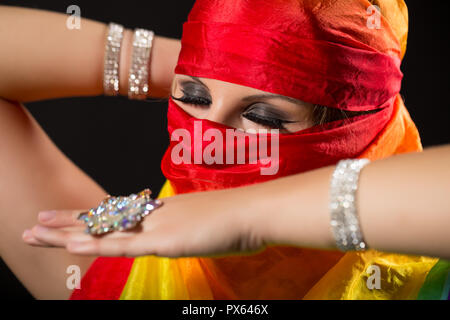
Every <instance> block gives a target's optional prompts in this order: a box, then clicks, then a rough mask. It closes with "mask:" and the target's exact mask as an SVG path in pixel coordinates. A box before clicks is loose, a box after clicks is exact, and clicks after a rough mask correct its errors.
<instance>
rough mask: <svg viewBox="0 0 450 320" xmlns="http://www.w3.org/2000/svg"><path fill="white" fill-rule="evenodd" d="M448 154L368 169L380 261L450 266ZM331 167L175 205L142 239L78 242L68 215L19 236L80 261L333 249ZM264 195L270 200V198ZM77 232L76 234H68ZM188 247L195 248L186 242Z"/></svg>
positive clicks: (447, 149) (368, 215)
mask: <svg viewBox="0 0 450 320" xmlns="http://www.w3.org/2000/svg"><path fill="white" fill-rule="evenodd" d="M449 164H450V146H444V147H439V148H433V149H429V150H426V151H425V152H423V153H411V154H405V155H399V156H394V157H392V158H389V159H386V160H380V161H376V162H373V163H371V164H369V165H368V166H366V167H365V168H364V169H363V170H362V172H361V176H360V184H359V185H360V186H359V189H358V194H357V196H358V203H359V206H358V211H359V217H360V223H361V229H362V231H363V234H364V235H365V239H366V241H367V243H368V245H369V246H370V247H371V248H373V249H377V250H379V251H386V252H389V251H390V252H396V253H407V254H416V255H426V256H437V257H442V258H450V247H449V245H448V244H449V243H450V233H449V232H448V230H449V229H450V200H449V199H450V198H449V195H450V166H449ZM333 170H334V166H333V167H326V168H322V169H318V170H315V171H311V172H308V173H303V174H297V175H293V176H290V177H286V178H282V179H277V180H274V181H270V182H266V183H261V184H256V185H252V186H247V187H241V188H236V189H227V190H220V191H209V192H200V193H192V194H184V195H178V196H174V197H171V198H167V199H164V205H163V206H162V207H161V208H159V209H157V210H156V211H155V212H153V213H152V214H151V215H150V216H148V217H147V218H145V220H144V222H143V226H144V227H143V229H142V231H139V232H137V233H129V234H128V235H125V234H123V233H120V232H115V233H112V234H109V235H106V236H105V237H102V238H101V239H93V238H92V237H91V236H89V235H86V234H83V231H84V225H82V224H81V223H80V221H77V220H76V219H75V217H76V213H74V212H53V215H52V218H51V219H50V220H47V221H44V220H43V219H42V218H43V217H44V216H45V215H44V214H43V215H40V216H39V219H40V223H41V224H42V225H43V226H46V227H48V228H47V229H42V228H41V226H40V225H37V226H35V227H34V228H33V229H32V231H29V232H27V233H26V234H25V241H26V242H27V243H29V244H32V245H39V246H46V245H56V246H61V247H66V248H67V249H68V250H69V251H70V252H72V253H77V254H85V255H92V254H99V255H112V256H117V255H129V256H138V255H147V254H155V255H160V256H175V257H176V256H195V255H211V254H222V253H230V252H235V251H253V250H259V249H260V248H262V247H263V246H264V245H266V244H274V245H280V244H282V245H293V246H303V247H315V248H323V249H333V248H335V243H334V239H333V236H332V233H331V230H330V225H329V223H330V217H329V210H328V191H329V183H330V178H331V175H332V172H333ZM267 195H270V196H267ZM74 225H78V226H79V229H78V230H75V231H74V229H73V227H74ZM193 239H194V240H193Z"/></svg>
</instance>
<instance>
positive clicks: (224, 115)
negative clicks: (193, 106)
mask: <svg viewBox="0 0 450 320" xmlns="http://www.w3.org/2000/svg"><path fill="white" fill-rule="evenodd" d="M233 109H234V108H233V106H232V102H231V101H229V100H228V101H227V99H226V98H224V97H223V98H222V97H216V98H215V99H214V101H213V103H212V104H211V105H210V108H209V109H208V112H207V114H206V115H205V119H206V120H209V121H214V122H217V123H220V124H223V125H227V126H233V123H235V121H234V119H233V116H234V112H233Z"/></svg>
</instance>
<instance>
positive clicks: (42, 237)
mask: <svg viewBox="0 0 450 320" xmlns="http://www.w3.org/2000/svg"><path fill="white" fill-rule="evenodd" d="M31 232H32V235H33V237H34V238H35V239H37V240H38V241H41V242H44V243H46V244H48V245H52V246H55V247H65V246H66V244H67V242H68V241H70V240H73V241H74V240H78V241H87V240H90V239H91V238H92V236H91V235H89V234H86V233H84V229H83V228H82V227H80V228H78V229H77V230H64V229H58V228H46V227H44V226H41V225H36V226H34V227H33V228H32V229H31Z"/></svg>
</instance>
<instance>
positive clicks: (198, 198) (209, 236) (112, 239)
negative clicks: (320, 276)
mask: <svg viewBox="0 0 450 320" xmlns="http://www.w3.org/2000/svg"><path fill="white" fill-rule="evenodd" d="M241 200H242V195H240V194H239V192H236V190H222V191H211V192H201V193H192V194H185V195H177V196H173V197H170V198H165V199H163V203H164V204H163V205H162V206H161V207H160V208H158V209H156V210H155V211H153V212H152V213H151V214H150V215H149V216H147V217H145V218H144V221H143V222H142V223H141V225H140V226H139V227H137V228H136V229H134V230H129V231H125V232H117V231H116V232H112V233H109V234H105V235H103V236H91V235H89V234H86V233H85V229H86V226H85V224H84V223H83V222H82V221H80V220H77V217H78V215H79V213H80V212H82V211H50V212H41V213H40V214H39V224H37V225H36V226H34V227H33V228H32V229H31V230H27V231H25V232H24V236H23V239H24V241H25V242H26V243H28V244H30V245H34V246H49V247H65V248H66V249H67V250H68V251H69V252H71V253H74V254H82V255H101V256H142V255H156V256H165V257H182V256H216V255H224V254H230V253H237V252H252V251H258V250H260V249H263V247H264V239H263V237H262V236H261V235H260V232H259V231H258V230H257V224H255V223H254V221H253V220H254V219H253V218H252V217H254V216H255V215H253V214H250V210H251V209H250V208H251V206H250V207H249V206H248V201H247V203H245V202H244V203H245V205H243V202H241ZM249 209H250V210H249ZM84 211H85V210H84Z"/></svg>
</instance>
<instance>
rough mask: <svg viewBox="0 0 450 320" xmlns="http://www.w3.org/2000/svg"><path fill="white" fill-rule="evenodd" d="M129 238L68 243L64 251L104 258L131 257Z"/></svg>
mask: <svg viewBox="0 0 450 320" xmlns="http://www.w3.org/2000/svg"><path fill="white" fill-rule="evenodd" d="M129 243H130V238H115V239H114V238H109V239H106V238H105V239H94V240H90V241H70V242H68V244H67V247H66V249H67V250H68V251H69V252H70V253H74V254H81V255H101V256H106V257H112V256H114V257H121V256H131V254H130V252H129V251H128V249H129V247H130V246H129Z"/></svg>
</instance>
